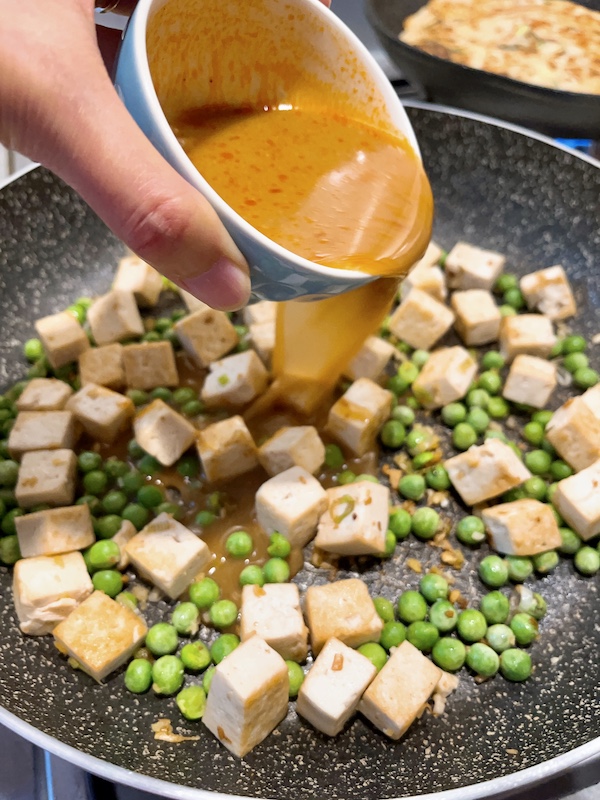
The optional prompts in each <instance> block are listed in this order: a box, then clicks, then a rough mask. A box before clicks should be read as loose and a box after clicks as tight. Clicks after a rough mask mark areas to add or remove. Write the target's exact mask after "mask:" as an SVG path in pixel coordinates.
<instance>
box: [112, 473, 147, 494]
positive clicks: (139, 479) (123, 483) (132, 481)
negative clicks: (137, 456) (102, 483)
mask: <svg viewBox="0 0 600 800" xmlns="http://www.w3.org/2000/svg"><path fill="white" fill-rule="evenodd" d="M144 482H145V481H144V476H143V475H142V473H141V472H139V471H138V470H137V469H130V470H128V472H126V473H125V474H124V475H121V476H120V478H119V479H118V481H117V483H118V485H119V486H120V487H121V489H122V490H123V491H124V492H125V493H126V494H128V495H130V494H136V492H137V491H138V490H139V489H141V487H142V486H143V485H144Z"/></svg>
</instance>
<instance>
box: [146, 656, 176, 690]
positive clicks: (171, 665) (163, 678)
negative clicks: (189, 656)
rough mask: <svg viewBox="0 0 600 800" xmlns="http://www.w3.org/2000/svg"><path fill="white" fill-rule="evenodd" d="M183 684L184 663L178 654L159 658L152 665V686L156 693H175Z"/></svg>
mask: <svg viewBox="0 0 600 800" xmlns="http://www.w3.org/2000/svg"><path fill="white" fill-rule="evenodd" d="M182 684H183V663H182V661H181V659H180V658H177V656H172V655H166V656H161V657H160V658H157V659H156V661H155V662H154V664H153V665H152V688H153V690H154V691H155V692H156V694H165V695H170V694H175V693H176V692H178V691H179V690H180V689H181V686H182Z"/></svg>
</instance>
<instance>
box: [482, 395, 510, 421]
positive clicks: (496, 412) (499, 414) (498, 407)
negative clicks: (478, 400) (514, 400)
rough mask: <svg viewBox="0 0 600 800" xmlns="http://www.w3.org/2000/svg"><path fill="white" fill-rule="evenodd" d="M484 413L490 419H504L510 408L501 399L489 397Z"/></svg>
mask: <svg viewBox="0 0 600 800" xmlns="http://www.w3.org/2000/svg"><path fill="white" fill-rule="evenodd" d="M486 411H487V413H488V414H489V416H490V417H491V418H492V419H506V417H508V415H509V414H510V406H509V405H508V403H507V402H506V400H505V399H504V398H503V397H490V400H489V402H488V404H487V409H486Z"/></svg>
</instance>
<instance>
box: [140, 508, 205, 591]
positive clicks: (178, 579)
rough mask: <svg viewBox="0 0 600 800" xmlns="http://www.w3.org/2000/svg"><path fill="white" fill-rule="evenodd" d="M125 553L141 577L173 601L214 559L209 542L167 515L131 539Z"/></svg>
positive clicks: (150, 523)
mask: <svg viewBox="0 0 600 800" xmlns="http://www.w3.org/2000/svg"><path fill="white" fill-rule="evenodd" d="M125 552H126V553H127V556H128V557H129V560H130V561H131V563H132V564H133V566H134V567H135V568H136V569H137V570H138V572H139V573H140V575H141V576H142V577H143V578H144V579H145V580H148V581H150V582H151V583H153V584H154V585H155V586H158V588H159V589H160V590H161V591H162V592H164V593H165V594H166V595H168V596H169V597H170V598H171V599H172V600H175V599H176V598H178V597H179V595H180V594H182V593H183V592H185V590H186V589H187V587H188V586H189V585H190V583H191V582H192V581H193V580H194V578H195V577H196V575H198V573H199V572H201V571H202V570H204V569H205V568H206V567H207V566H208V564H209V563H210V561H211V559H212V553H211V551H210V549H209V547H208V545H207V544H206V542H204V541H203V540H202V539H200V538H199V537H198V536H196V534H194V533H192V531H190V530H189V529H188V528H186V527H185V526H184V525H182V524H181V523H180V522H177V520H175V519H173V517H171V516H170V514H165V513H163V514H159V515H158V517H156V519H153V520H152V522H149V523H148V525H146V527H145V528H142V530H141V531H140V532H139V533H138V534H137V535H136V536H134V537H133V538H132V539H130V540H129V542H128V543H127V544H126V546H125Z"/></svg>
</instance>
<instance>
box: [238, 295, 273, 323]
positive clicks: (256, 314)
mask: <svg viewBox="0 0 600 800" xmlns="http://www.w3.org/2000/svg"><path fill="white" fill-rule="evenodd" d="M242 317H243V319H244V325H248V326H250V325H262V324H264V323H267V322H268V323H271V324H272V325H274V324H275V319H276V317H277V303H274V302H273V301H272V300H261V301H260V302H258V303H251V304H250V305H249V306H246V308H245V309H244V310H243V311H242Z"/></svg>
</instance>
